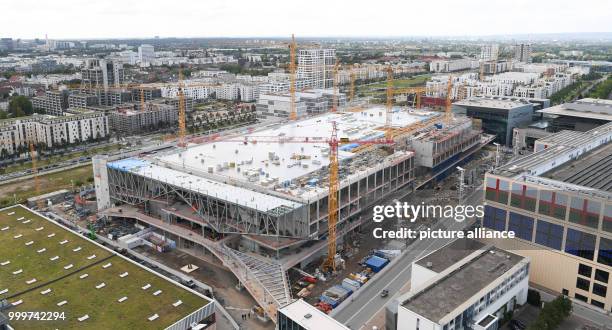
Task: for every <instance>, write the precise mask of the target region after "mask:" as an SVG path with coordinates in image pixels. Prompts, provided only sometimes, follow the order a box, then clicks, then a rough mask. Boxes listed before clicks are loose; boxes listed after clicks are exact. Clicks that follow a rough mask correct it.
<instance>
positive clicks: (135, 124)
mask: <svg viewBox="0 0 612 330" xmlns="http://www.w3.org/2000/svg"><path fill="white" fill-rule="evenodd" d="M108 116H109V122H110V127H111V129H112V130H113V131H114V132H116V133H117V134H119V135H124V136H126V135H133V134H137V133H141V132H146V131H151V130H155V129H159V128H161V127H163V126H169V125H176V123H177V122H178V111H177V110H176V108H175V107H173V106H172V105H168V104H161V103H151V102H149V103H146V108H145V109H144V110H139V109H137V105H136V104H132V105H130V104H126V105H123V106H118V107H116V108H115V109H114V110H113V111H111V112H110V113H109V115H108Z"/></svg>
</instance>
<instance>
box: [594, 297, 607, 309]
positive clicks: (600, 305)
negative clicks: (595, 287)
mask: <svg viewBox="0 0 612 330" xmlns="http://www.w3.org/2000/svg"><path fill="white" fill-rule="evenodd" d="M591 305H593V306H596V307H599V308H602V309H603V308H604V304H603V303H602V302H600V301H597V300H595V299H591Z"/></svg>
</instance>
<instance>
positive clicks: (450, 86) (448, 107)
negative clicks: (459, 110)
mask: <svg viewBox="0 0 612 330" xmlns="http://www.w3.org/2000/svg"><path fill="white" fill-rule="evenodd" d="M452 92H453V76H452V75H450V74H449V75H448V84H447V85H446V124H450V122H451V118H452V115H451V107H452V103H451V93H452Z"/></svg>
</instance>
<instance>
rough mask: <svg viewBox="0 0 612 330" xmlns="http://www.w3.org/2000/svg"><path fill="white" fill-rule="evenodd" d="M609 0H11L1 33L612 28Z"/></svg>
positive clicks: (379, 33) (76, 35)
mask: <svg viewBox="0 0 612 330" xmlns="http://www.w3.org/2000/svg"><path fill="white" fill-rule="evenodd" d="M610 13H612V1H608V0H581V1H576V0H571V1H570V0H539V1H538V0H513V1H495V0H454V1H453V0H432V1H420V2H414V1H406V0H403V1H382V2H377V1H371V0H370V1H364V0H353V1H333V0H326V1H323V0H309V1H299V2H294V1H287V0H269V1H253V0H230V1H218V0H205V1H202V0H200V1H197V0H187V1H185V0H176V1H160V0H149V1H135V0H55V1H36V0H8V1H3V3H2V14H1V16H0V17H1V23H0V24H1V26H2V31H0V37H12V38H22V39H33V38H41V39H43V38H45V34H47V35H48V37H49V39H105V38H109V39H110V38H113V39H118V38H126V39H128V38H129V39H132V38H152V37H154V36H159V37H160V38H168V37H178V38H180V37H203V38H207V37H286V36H289V35H291V33H295V34H296V36H298V37H328V36H331V37H402V36H425V37H427V36H430V37H435V36H487V35H517V34H523V35H529V34H543V33H581V32H612V15H610Z"/></svg>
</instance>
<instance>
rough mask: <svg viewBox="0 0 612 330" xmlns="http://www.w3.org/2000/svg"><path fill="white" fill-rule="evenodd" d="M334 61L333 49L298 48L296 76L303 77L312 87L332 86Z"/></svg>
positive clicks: (334, 53) (334, 52) (334, 51)
mask: <svg viewBox="0 0 612 330" xmlns="http://www.w3.org/2000/svg"><path fill="white" fill-rule="evenodd" d="M335 63H336V50H335V49H322V48H317V49H300V50H299V52H298V68H297V77H298V78H301V79H305V80H306V81H307V82H308V85H309V86H310V87H313V88H329V87H332V85H333V81H332V80H333V68H334V65H335Z"/></svg>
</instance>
